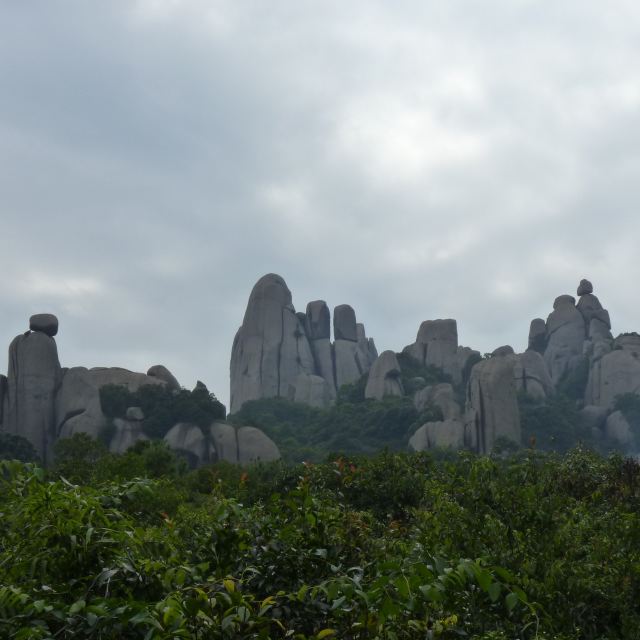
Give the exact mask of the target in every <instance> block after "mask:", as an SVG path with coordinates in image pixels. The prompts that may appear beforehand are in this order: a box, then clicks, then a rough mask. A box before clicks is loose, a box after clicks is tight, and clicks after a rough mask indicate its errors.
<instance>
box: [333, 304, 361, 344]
mask: <svg viewBox="0 0 640 640" xmlns="http://www.w3.org/2000/svg"><path fill="white" fill-rule="evenodd" d="M333 337H334V339H335V340H336V341H337V340H351V341H352V342H357V340H358V330H357V328H356V312H355V311H354V310H353V308H352V307H351V306H349V305H348V304H339V305H338V306H337V307H336V308H335V309H334V310H333Z"/></svg>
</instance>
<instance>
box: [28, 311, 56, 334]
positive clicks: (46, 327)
mask: <svg viewBox="0 0 640 640" xmlns="http://www.w3.org/2000/svg"><path fill="white" fill-rule="evenodd" d="M29 329H31V331H40V332H42V333H46V334H47V335H48V336H49V337H50V338H53V337H54V336H55V335H56V334H57V333H58V318H56V317H55V316H54V315H53V314H52V313H37V314H35V315H33V316H31V318H29Z"/></svg>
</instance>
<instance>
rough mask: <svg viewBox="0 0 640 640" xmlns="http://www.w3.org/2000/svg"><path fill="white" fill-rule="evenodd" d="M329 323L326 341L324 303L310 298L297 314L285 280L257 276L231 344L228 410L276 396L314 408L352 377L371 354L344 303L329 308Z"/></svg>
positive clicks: (369, 344) (365, 367) (371, 346)
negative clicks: (303, 311) (332, 331)
mask: <svg viewBox="0 0 640 640" xmlns="http://www.w3.org/2000/svg"><path fill="white" fill-rule="evenodd" d="M333 324H334V336H335V342H334V343H333V344H331V336H330V325H331V316H330V313H329V308H328V307H327V304H326V302H324V300H315V301H313V302H310V303H309V304H308V305H307V310H306V314H297V313H296V311H295V308H294V307H293V304H292V298H291V292H290V291H289V289H288V287H287V285H286V283H285V281H284V280H283V279H282V278H281V277H280V276H278V275H275V274H268V275H266V276H263V277H262V278H261V279H260V280H259V281H258V282H257V283H256V285H255V286H254V288H253V290H252V292H251V295H250V296H249V302H248V305H247V309H246V312H245V315H244V320H243V323H242V326H241V327H240V329H238V332H237V334H236V337H235V340H234V343H233V349H232V354H231V412H232V413H235V412H237V411H238V410H239V409H240V408H241V407H242V405H243V404H244V403H245V402H247V401H248V400H257V399H260V398H272V397H276V396H280V397H285V398H286V397H289V398H292V399H295V400H296V401H300V402H307V403H312V404H314V405H315V406H325V407H326V406H328V405H329V404H331V403H332V402H333V401H334V400H335V397H336V394H337V390H338V389H339V388H340V387H341V386H342V385H345V384H349V383H352V382H355V381H356V380H358V379H359V378H360V377H361V376H362V375H363V374H364V373H366V372H367V371H368V370H369V368H370V367H371V364H372V363H373V361H374V360H375V358H376V357H377V352H376V350H375V345H374V344H373V341H371V340H369V339H367V337H366V335H365V332H364V327H363V326H361V325H360V326H359V325H358V324H357V322H356V315H355V312H354V310H353V309H352V308H351V307H350V306H349V305H338V306H337V307H336V308H335V310H334V315H333ZM316 378H322V379H323V380H324V381H325V382H326V387H324V386H323V385H321V384H320V382H319V381H318V380H317V379H316ZM298 385H300V389H298V388H297V386H298ZM320 402H322V405H320V404H319V403H320Z"/></svg>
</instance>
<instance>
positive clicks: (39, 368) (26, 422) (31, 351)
mask: <svg viewBox="0 0 640 640" xmlns="http://www.w3.org/2000/svg"><path fill="white" fill-rule="evenodd" d="M43 318H44V316H33V317H32V318H31V323H30V324H31V326H35V327H42V328H43V329H46V330H47V333H45V332H44V331H40V330H39V329H38V330H36V331H28V332H26V333H25V334H23V335H19V336H18V337H16V338H15V339H14V340H13V342H12V343H11V346H10V347H9V371H8V376H7V391H6V396H7V403H6V409H7V416H6V421H5V422H6V424H5V425H4V428H5V430H6V431H7V432H8V433H12V434H14V435H18V436H22V437H23V438H26V439H27V440H29V442H31V444H32V445H33V446H34V448H35V450H36V452H37V453H38V455H39V456H40V457H41V458H42V460H43V461H45V462H47V461H49V460H51V457H52V453H53V450H52V449H53V444H54V442H55V439H56V431H55V394H56V390H57V388H58V385H59V384H60V378H61V375H62V370H61V368H60V362H59V361H58V349H57V346H56V342H55V340H54V339H53V337H52V336H51V335H49V334H50V333H52V334H55V331H54V328H53V327H54V325H55V328H56V329H57V324H58V323H57V320H55V323H54V322H53V321H52V320H51V318H53V316H47V319H46V321H44V320H43ZM34 319H35V321H34Z"/></svg>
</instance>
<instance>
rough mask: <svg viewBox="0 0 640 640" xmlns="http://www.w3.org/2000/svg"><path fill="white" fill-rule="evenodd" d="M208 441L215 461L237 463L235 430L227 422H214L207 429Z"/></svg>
mask: <svg viewBox="0 0 640 640" xmlns="http://www.w3.org/2000/svg"><path fill="white" fill-rule="evenodd" d="M209 434H210V441H211V443H212V444H213V447H214V449H215V452H216V460H217V461H225V462H231V463H233V464H237V462H238V438H237V435H236V428H235V427H234V426H233V425H230V424H228V423H227V422H214V423H213V424H211V426H210V427H209Z"/></svg>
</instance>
